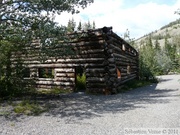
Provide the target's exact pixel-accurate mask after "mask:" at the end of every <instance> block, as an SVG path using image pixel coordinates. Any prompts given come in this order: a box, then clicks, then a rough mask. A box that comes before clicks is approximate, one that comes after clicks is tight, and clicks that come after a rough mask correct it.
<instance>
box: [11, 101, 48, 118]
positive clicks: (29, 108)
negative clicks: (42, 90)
mask: <svg viewBox="0 0 180 135" xmlns="http://www.w3.org/2000/svg"><path fill="white" fill-rule="evenodd" d="M45 111H47V108H46V107H43V106H41V105H39V104H38V103H37V102H36V101H30V100H23V101H21V102H20V103H18V104H16V105H15V106H14V112H15V113H18V114H25V115H39V114H41V113H43V112H45Z"/></svg>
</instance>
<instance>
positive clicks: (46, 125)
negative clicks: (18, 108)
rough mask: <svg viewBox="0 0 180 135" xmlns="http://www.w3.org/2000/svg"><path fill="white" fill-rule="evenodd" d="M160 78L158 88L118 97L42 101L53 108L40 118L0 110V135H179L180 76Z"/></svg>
mask: <svg viewBox="0 0 180 135" xmlns="http://www.w3.org/2000/svg"><path fill="white" fill-rule="evenodd" d="M159 78H161V82H160V83H159V84H152V85H150V86H146V87H142V88H138V89H135V90H132V91H129V92H126V93H122V94H117V95H110V96H95V95H85V94H84V93H76V94H74V93H73V94H68V95H60V96H59V97H56V98H55V99H46V100H45V101H41V100H42V99H39V102H45V103H46V104H48V105H49V106H50V107H51V109H50V110H49V111H48V112H46V113H43V114H41V115H40V116H25V115H16V114H14V113H11V114H6V110H5V109H7V110H11V109H12V108H11V107H9V108H5V107H0V135H124V134H128V135H129V133H128V132H126V131H127V130H126V129H134V128H136V129H141V128H145V129H146V128H148V129H161V128H165V129H167V128H173V129H175V128H177V129H178V133H179V134H180V75H168V76H160V77H159ZM4 104H5V103H4ZM2 105H3V104H2ZM179 134H175V135H179ZM162 135H166V134H162Z"/></svg>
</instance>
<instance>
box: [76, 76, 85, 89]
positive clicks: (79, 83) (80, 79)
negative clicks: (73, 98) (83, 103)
mask: <svg viewBox="0 0 180 135" xmlns="http://www.w3.org/2000/svg"><path fill="white" fill-rule="evenodd" d="M84 89H86V75H85V74H82V76H81V75H77V77H76V90H77V91H78V90H84Z"/></svg>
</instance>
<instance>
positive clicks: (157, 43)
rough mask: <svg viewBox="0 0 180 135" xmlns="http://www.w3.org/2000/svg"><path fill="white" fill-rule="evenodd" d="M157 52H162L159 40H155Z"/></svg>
mask: <svg viewBox="0 0 180 135" xmlns="http://www.w3.org/2000/svg"><path fill="white" fill-rule="evenodd" d="M155 50H156V51H160V50H161V47H160V44H159V42H158V40H157V39H156V40H155Z"/></svg>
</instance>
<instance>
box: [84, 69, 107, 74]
mask: <svg viewBox="0 0 180 135" xmlns="http://www.w3.org/2000/svg"><path fill="white" fill-rule="evenodd" d="M104 72H105V70H104V68H87V69H86V73H90V74H91V73H104Z"/></svg>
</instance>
